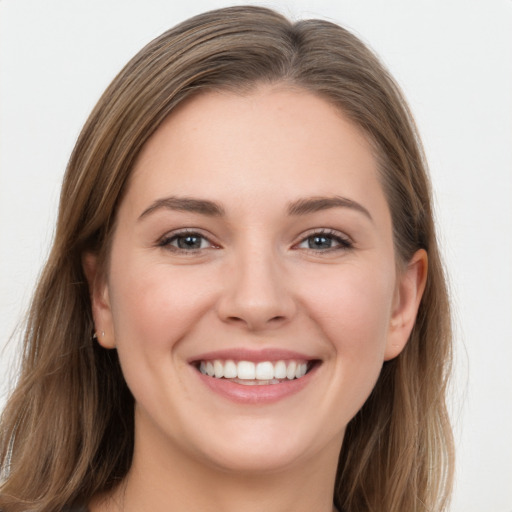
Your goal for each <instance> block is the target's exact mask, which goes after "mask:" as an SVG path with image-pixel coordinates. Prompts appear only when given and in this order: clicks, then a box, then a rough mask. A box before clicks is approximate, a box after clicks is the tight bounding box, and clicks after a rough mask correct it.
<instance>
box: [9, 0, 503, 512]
mask: <svg viewBox="0 0 512 512" xmlns="http://www.w3.org/2000/svg"><path fill="white" fill-rule="evenodd" d="M234 3H239V2H229V1H215V0H202V1H201V0H188V1H186V2H173V1H171V0H167V1H164V0H45V1H41V0H0V350H1V349H2V348H3V349H4V350H3V351H2V352H0V354H1V363H0V407H1V406H2V405H3V404H4V403H5V399H6V395H7V393H8V390H9V386H10V385H12V381H13V375H15V367H14V365H13V364H14V363H13V361H14V357H15V354H16V351H17V348H18V347H19V341H18V340H19V336H18V337H17V336H14V337H13V338H12V341H11V342H9V343H8V340H9V339H10V337H11V334H12V332H13V330H14V329H15V327H16V326H17V325H18V323H19V322H20V320H21V319H22V316H23V313H24V311H25V310H26V308H27V305H28V302H29V299H30V296H31V293H32V290H33V287H34V283H35V280H36V279H37V276H38V273H39V271H40V269H41V266H42V264H43V262H44V260H45V257H46V255H47V253H48V248H49V245H50V243H51V240H52V235H53V225H54V220H55V215H56V209H57V201H58V195H59V187H60V182H61V178H62V175H63V172H64V169H65V166H66V162H67V159H68V157H69V154H70V152H71V149H72V147H73V144H74V142H75V140H76V137H77V136H78V133H79V131H80V129H81V126H82V125H83V123H84V121H85V120H86V117H87V115H88V113H89V112H90V110H91V109H92V107H93V105H94V104H95V102H96V101H97V99H98V98H99V96H100V94H101V92H102V91H103V90H104V89H105V87H106V86H107V85H108V83H109V82H110V81H111V80H112V78H113V77H114V76H115V74H116V73H117V72H118V71H119V70H120V69H121V67H122V66H123V65H124V64H125V63H126V62H127V61H128V59H129V58H130V57H132V56H133V55H134V54H135V53H136V52H137V51H138V50H139V49H140V48H141V47H142V46H143V45H144V44H146V43H147V42H148V41H149V40H151V39H152V38H153V37H155V36H157V35H159V34H160V33H161V32H163V31H164V30H166V29H167V28H169V27H171V26H173V25H174V24H176V23H177V22H179V21H182V20H183V19H185V18H187V17H189V16H191V15H193V14H196V13H199V12H202V11H205V10H209V9H213V8H217V7H222V6H226V5H232V4H234ZM246 3H251V2H246ZM252 3H258V4H260V5H266V6H269V7H274V8H277V9H278V10H280V11H281V12H283V13H284V14H286V15H289V16H291V17H292V18H307V17H319V18H326V19H329V20H333V21H335V22H338V23H340V24H342V25H344V26H345V27H347V28H349V29H351V30H352V31H353V32H355V33H356V34H357V35H359V36H360V37H362V39H363V40H364V41H366V42H367V43H368V44H369V45H370V46H371V47H372V48H373V49H374V50H375V51H376V52H377V53H378V54H379V55H380V56H381V58H382V60H383V61H384V62H385V64H386V65H387V66H388V67H389V68H390V70H391V72H392V73H393V75H394V76H395V78H396V79H397V81H398V82H399V84H400V85H401V87H402V88H403V90H404V91H405V95H406V97H407V98H408V100H409V102H410V104H411V107H412V110H413V112H414V114H415V116H416V120H417V123H418V125H419V129H420V132H421V134H422V136H423V140H424V144H425V148H426V152H427V157H428V159H429V162H430V167H431V173H432V181H433V185H434V189H435V200H436V212H437V219H438V227H439V233H440V238H441V245H442V249H443V253H444V256H445V260H446V265H447V269H448V273H449V276H450V287H451V292H452V297H453V305H454V313H455V315H454V323H455V332H456V339H455V344H456V366H455V377H454V379H453V386H452V394H451V409H452V419H453V423H454V428H455V433H456V442H457V457H458V458H457V479H456V488H455V496H454V501H453V506H452V510H453V512H512V371H511V368H512V0H479V1H476V0H430V1H428V0H423V1H421V0H387V1H383V0H324V1H321V0H311V1H308V0H302V1H291V0H290V1H286V0H282V1H278V0H276V1H269V2H252ZM401 512H406V511H401Z"/></svg>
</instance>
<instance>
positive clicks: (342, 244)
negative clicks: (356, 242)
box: [297, 230, 352, 252]
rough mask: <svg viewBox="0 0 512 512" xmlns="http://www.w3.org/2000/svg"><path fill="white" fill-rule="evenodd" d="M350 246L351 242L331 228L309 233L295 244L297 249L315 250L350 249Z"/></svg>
mask: <svg viewBox="0 0 512 512" xmlns="http://www.w3.org/2000/svg"><path fill="white" fill-rule="evenodd" d="M351 247H352V242H351V241H350V240H349V239H348V238H347V237H346V236H343V235H342V234H341V233H338V232H337V231H332V230H328V231H325V230H322V231H317V232H314V233H311V234H310V235H308V236H307V237H306V238H304V239H303V240H302V241H301V242H300V243H299V244H298V245H297V248H299V249H308V250H310V251H317V252H326V251H335V250H343V249H350V248H351Z"/></svg>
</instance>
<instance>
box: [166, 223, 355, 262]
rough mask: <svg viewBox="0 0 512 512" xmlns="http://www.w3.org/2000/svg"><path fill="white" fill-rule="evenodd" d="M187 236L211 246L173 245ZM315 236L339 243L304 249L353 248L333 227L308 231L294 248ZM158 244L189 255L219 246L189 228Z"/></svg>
mask: <svg viewBox="0 0 512 512" xmlns="http://www.w3.org/2000/svg"><path fill="white" fill-rule="evenodd" d="M185 237H190V238H199V239H201V243H200V245H202V241H206V242H208V243H209V244H210V246H209V247H197V248H189V249H184V248H182V247H177V246H175V245H172V243H173V242H177V241H178V240H179V239H180V238H185ZM314 237H318V238H325V239H328V240H330V241H333V242H335V243H336V244H338V245H336V246H334V247H327V248H324V249H322V250H317V249H313V248H311V247H303V249H306V250H307V251H309V252H311V253H314V254H322V253H331V252H335V251H346V250H349V249H352V248H353V242H352V241H351V240H350V239H349V238H348V237H346V236H344V235H342V234H341V233H339V232H338V231H335V230H333V229H320V230H316V231H312V232H310V233H308V234H307V235H306V236H303V238H301V240H300V241H299V243H297V244H295V245H294V246H293V248H300V245H301V244H304V243H307V242H308V240H310V239H312V238H314ZM157 245H158V246H159V247H163V248H165V249H167V250H169V251H172V252H175V253H181V254H186V255H188V256H190V255H194V254H198V253H202V252H203V251H204V250H206V249H210V248H218V246H216V245H215V244H214V243H213V242H211V241H210V240H209V239H208V238H207V237H206V236H204V235H203V234H201V233H199V232H197V231H193V230H188V229H187V230H183V231H179V232H177V233H172V234H171V235H168V236H164V237H163V238H162V239H161V240H160V241H159V242H158V243H157Z"/></svg>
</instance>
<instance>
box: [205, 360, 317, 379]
mask: <svg viewBox="0 0 512 512" xmlns="http://www.w3.org/2000/svg"><path fill="white" fill-rule="evenodd" d="M309 367H310V365H309V364H308V362H307V361H305V360H288V361H283V360H279V361H259V362H257V363H255V362H252V361H237V362H236V361H233V360H231V359H228V360H222V359H215V360H213V361H204V360H203V361H201V362H200V363H199V366H198V369H199V371H200V372H201V373H202V374H203V375H207V376H208V377H213V378H215V379H228V380H230V381H231V382H236V383H238V384H242V385H246V386H254V385H260V386H261V385H269V384H281V383H282V382H286V381H290V380H294V379H301V378H302V377H304V376H305V375H306V373H307V372H308V369H309Z"/></svg>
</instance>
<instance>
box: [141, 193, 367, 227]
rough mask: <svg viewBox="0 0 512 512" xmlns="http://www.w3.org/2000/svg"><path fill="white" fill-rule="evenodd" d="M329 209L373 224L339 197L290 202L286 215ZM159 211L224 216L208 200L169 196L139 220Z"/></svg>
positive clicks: (358, 206) (353, 204) (359, 208)
mask: <svg viewBox="0 0 512 512" xmlns="http://www.w3.org/2000/svg"><path fill="white" fill-rule="evenodd" d="M330 208H350V209H353V210H356V211H358V212H360V213H362V214H363V215H365V216H366V217H368V219H370V220H371V221H372V222H373V218H372V216H371V215H370V212H369V211H368V210H367V209H366V208H365V207H364V206H363V205H361V204H359V203H358V202H356V201H353V200H352V199H348V198H346V197H341V196H332V197H321V196H320V197H306V198H301V199H297V200H296V201H292V202H291V203H289V204H288V208H287V210H288V215H291V216H295V215H307V214H309V213H315V212H319V211H322V210H328V209H330ZM160 209H166V210H177V211H184V212H191V213H198V214H201V215H207V216H209V217H222V216H224V215H225V210H224V208H223V207H222V206H221V205H220V204H219V203H216V202H215V201H210V200H208V199H194V198H191V197H178V196H170V197H164V198H162V199H157V200H156V201H154V202H153V203H152V204H151V206H149V207H148V208H146V209H145V210H144V211H143V212H142V213H141V215H140V216H139V220H140V219H142V218H144V217H146V216H148V215H149V214H151V213H153V212H154V211H156V210H160Z"/></svg>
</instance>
